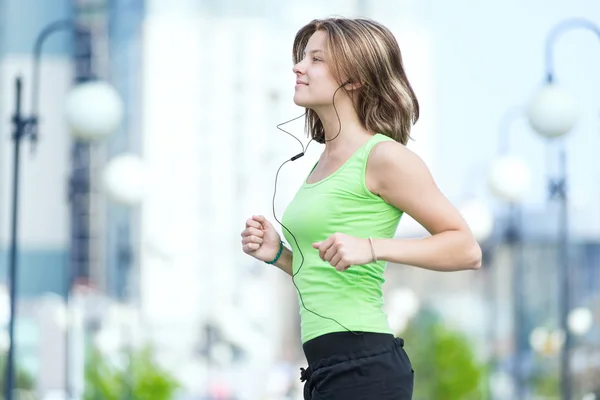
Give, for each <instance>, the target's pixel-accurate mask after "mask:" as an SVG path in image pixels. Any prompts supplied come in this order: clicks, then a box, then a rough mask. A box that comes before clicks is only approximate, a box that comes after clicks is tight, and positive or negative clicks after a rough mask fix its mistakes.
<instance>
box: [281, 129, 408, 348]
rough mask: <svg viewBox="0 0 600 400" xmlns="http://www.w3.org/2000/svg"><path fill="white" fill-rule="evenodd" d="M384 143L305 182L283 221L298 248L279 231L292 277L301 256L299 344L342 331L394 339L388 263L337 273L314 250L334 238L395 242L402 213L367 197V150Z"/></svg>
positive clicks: (378, 137) (378, 138)
mask: <svg viewBox="0 0 600 400" xmlns="http://www.w3.org/2000/svg"><path fill="white" fill-rule="evenodd" d="M386 140H393V139H391V138H389V137H387V136H385V135H382V134H376V135H374V136H373V137H372V138H370V139H369V140H368V141H367V142H366V143H365V144H363V145H362V147H360V148H359V149H358V150H357V151H356V152H355V153H354V154H353V155H352V156H351V157H350V158H349V159H348V160H347V161H346V162H345V163H344V164H343V165H342V166H341V167H340V168H339V169H338V170H337V171H335V172H334V173H332V174H331V175H329V176H327V177H326V178H324V179H322V180H320V181H319V182H316V183H311V184H309V183H307V182H306V180H305V181H304V182H303V184H302V186H301V187H300V188H299V190H298V192H297V193H296V195H295V197H294V198H293V200H292V201H291V202H290V204H289V205H288V207H287V209H286V210H285V212H284V214H283V216H282V223H283V225H284V226H285V227H286V228H287V229H289V231H290V232H291V233H292V234H293V235H294V237H295V238H296V240H297V242H298V246H296V242H295V241H294V238H293V237H292V236H291V235H290V233H289V232H287V230H286V229H283V233H284V235H285V238H286V240H287V242H288V243H289V244H290V246H291V248H292V252H293V272H294V273H295V274H296V272H298V269H299V268H300V263H301V262H302V257H301V255H300V252H299V249H298V247H299V248H300V250H301V251H302V255H303V256H304V262H303V265H302V267H301V269H300V272H298V273H297V274H296V275H295V277H294V282H295V284H296V286H297V287H298V290H299V291H300V294H299V295H298V300H299V304H300V318H301V332H302V342H303V343H305V342H307V341H309V340H311V339H313V338H315V337H318V336H320V335H324V334H327V333H331V332H343V331H346V329H345V328H344V327H346V328H347V329H349V330H351V331H354V332H356V331H365V332H378V333H393V332H391V329H390V327H389V324H388V319H387V315H386V314H385V312H384V311H383V309H382V308H383V291H382V285H383V283H384V281H385V280H384V277H383V274H384V271H385V267H386V264H387V263H386V262H385V261H378V262H375V263H370V264H366V265H354V266H352V267H350V268H349V269H348V270H346V271H344V272H340V271H337V270H336V269H335V268H334V267H332V266H331V265H330V264H329V263H327V262H325V261H323V260H321V259H320V258H319V252H318V250H317V249H315V248H313V247H312V244H313V243H314V242H319V241H322V240H325V239H327V238H328V237H329V236H330V235H332V234H334V233H336V232H340V233H345V234H347V235H352V236H356V237H361V238H368V237H369V236H372V237H373V238H392V237H394V234H395V232H396V229H397V228H398V224H399V222H400V217H401V216H402V211H400V210H398V209H397V208H396V207H394V206H391V205H389V204H388V203H386V202H385V201H384V200H383V199H381V198H380V197H379V196H377V195H375V194H373V193H372V192H370V191H369V190H368V189H367V186H366V181H365V177H366V166H367V160H368V157H369V153H370V152H371V149H372V148H373V146H375V145H376V144H377V143H379V142H382V141H386ZM315 167H316V165H315ZM313 169H314V167H313ZM302 301H303V302H304V306H305V307H306V308H305V307H304V306H303V305H302ZM307 309H308V310H310V311H308V310H307ZM311 311H313V312H314V313H313V312H311ZM315 313H316V314H320V315H321V316H318V315H315ZM323 317H325V318H323ZM329 318H331V319H335V320H337V321H338V322H339V324H338V323H337V322H335V321H332V320H331V319H329ZM340 324H341V325H343V326H344V327H342V326H340Z"/></svg>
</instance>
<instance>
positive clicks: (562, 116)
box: [527, 84, 578, 139]
mask: <svg viewBox="0 0 600 400" xmlns="http://www.w3.org/2000/svg"><path fill="white" fill-rule="evenodd" d="M577 114H578V113H577V103H576V101H575V98H574V97H573V96H572V95H571V94H570V93H568V92H566V91H565V90H563V89H561V88H560V87H558V86H557V85H555V84H547V85H545V86H544V87H542V88H541V89H540V90H539V91H538V92H537V93H536V94H535V95H534V96H533V99H532V101H531V103H530V104H529V107H528V110H527V118H528V120H529V124H530V125H531V127H532V128H533V130H535V131H536V132H537V133H538V134H540V135H541V136H543V137H545V138H549V139H552V138H556V137H560V136H563V135H565V134H566V133H568V132H569V131H570V130H571V129H573V127H574V126H575V123H576V122H577Z"/></svg>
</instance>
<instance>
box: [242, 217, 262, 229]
mask: <svg viewBox="0 0 600 400" xmlns="http://www.w3.org/2000/svg"><path fill="white" fill-rule="evenodd" d="M248 227H252V228H256V229H262V224H261V223H260V222H259V221H256V220H255V219H254V218H249V219H247V220H246V228H248Z"/></svg>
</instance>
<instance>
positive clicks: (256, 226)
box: [242, 215, 293, 276]
mask: <svg viewBox="0 0 600 400" xmlns="http://www.w3.org/2000/svg"><path fill="white" fill-rule="evenodd" d="M280 246H283V244H281V237H280V236H279V233H277V231H276V230H275V228H274V227H273V225H272V224H271V223H270V222H269V221H268V220H267V219H266V218H265V217H263V216H262V215H254V216H252V218H249V219H248V220H247V221H246V229H244V230H243V231H242V250H243V251H244V253H246V254H248V255H250V256H252V257H254V258H256V259H257V260H260V261H263V262H271V261H272V260H273V259H275V257H277V254H278V253H279V249H280ZM274 265H275V266H276V267H277V268H279V269H280V270H282V271H283V272H285V273H286V274H288V275H290V276H292V273H293V272H292V251H291V250H290V249H288V248H287V247H285V246H283V250H282V251H281V255H280V256H279V259H277V261H276V262H275V264H274Z"/></svg>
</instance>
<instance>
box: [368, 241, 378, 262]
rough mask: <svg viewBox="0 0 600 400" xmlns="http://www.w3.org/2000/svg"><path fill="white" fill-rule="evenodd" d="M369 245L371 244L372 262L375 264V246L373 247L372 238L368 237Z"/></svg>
mask: <svg viewBox="0 0 600 400" xmlns="http://www.w3.org/2000/svg"><path fill="white" fill-rule="evenodd" d="M369 243H371V255H372V256H373V262H377V255H375V246H374V245H373V238H372V237H371V236H369Z"/></svg>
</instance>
